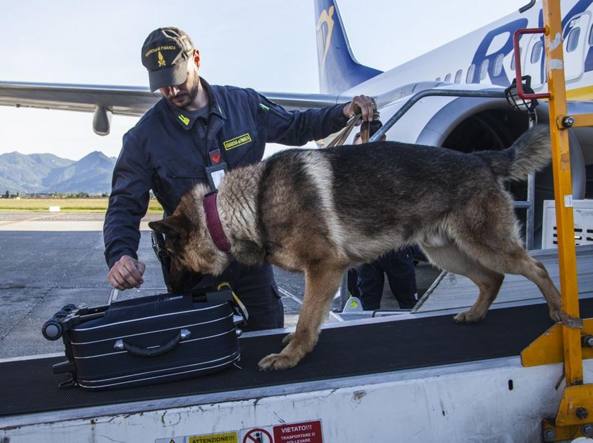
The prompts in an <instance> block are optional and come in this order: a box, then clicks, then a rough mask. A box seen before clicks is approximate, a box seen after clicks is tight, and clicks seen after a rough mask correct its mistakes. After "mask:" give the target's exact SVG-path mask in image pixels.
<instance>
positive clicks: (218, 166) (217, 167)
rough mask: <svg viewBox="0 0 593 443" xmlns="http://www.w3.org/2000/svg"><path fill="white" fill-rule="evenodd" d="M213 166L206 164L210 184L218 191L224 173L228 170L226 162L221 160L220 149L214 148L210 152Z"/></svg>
mask: <svg viewBox="0 0 593 443" xmlns="http://www.w3.org/2000/svg"><path fill="white" fill-rule="evenodd" d="M209 156H210V161H211V162H212V166H206V175H207V176H208V184H209V185H210V189H211V190H212V191H217V190H218V187H219V186H220V183H221V182H222V179H223V177H224V174H225V172H226V168H227V166H226V163H225V162H223V161H221V160H222V158H221V154H220V150H219V149H214V150H212V151H210V152H209Z"/></svg>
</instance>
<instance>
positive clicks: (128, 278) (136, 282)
mask: <svg viewBox="0 0 593 443" xmlns="http://www.w3.org/2000/svg"><path fill="white" fill-rule="evenodd" d="M145 268H146V266H145V265H144V263H142V262H141V261H138V260H136V259H135V258H132V257H130V256H129V255H122V256H121V258H120V259H119V260H118V261H116V262H115V264H114V265H113V266H112V267H111V269H110V270H109V274H107V280H108V281H109V283H110V284H111V286H113V287H114V288H116V289H120V290H123V289H130V288H138V287H140V285H141V284H142V283H144V279H143V278H142V275H143V274H144V269H145Z"/></svg>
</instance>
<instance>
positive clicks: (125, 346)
mask: <svg viewBox="0 0 593 443" xmlns="http://www.w3.org/2000/svg"><path fill="white" fill-rule="evenodd" d="M190 336H191V332H190V331H189V330H187V329H182V330H180V331H179V333H178V334H177V335H176V336H175V337H173V338H172V339H171V340H169V341H168V342H167V343H165V344H163V345H160V346H156V347H152V346H151V347H150V348H141V347H140V346H135V345H132V344H130V343H126V341H125V340H124V339H123V338H120V339H118V340H116V341H115V344H114V345H113V349H115V350H116V351H124V350H126V351H128V352H129V353H130V354H132V355H136V356H138V357H158V356H159V355H163V354H166V353H167V352H169V351H172V350H173V349H175V348H176V347H177V345H178V344H179V343H181V341H182V340H185V339H187V338H189V337H190Z"/></svg>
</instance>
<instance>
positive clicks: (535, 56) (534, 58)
mask: <svg viewBox="0 0 593 443" xmlns="http://www.w3.org/2000/svg"><path fill="white" fill-rule="evenodd" d="M543 51H544V44H543V43H542V41H541V40H538V41H537V42H535V45H533V48H532V49H531V59H530V60H531V63H537V62H539V61H540V59H541V58H542V53H543Z"/></svg>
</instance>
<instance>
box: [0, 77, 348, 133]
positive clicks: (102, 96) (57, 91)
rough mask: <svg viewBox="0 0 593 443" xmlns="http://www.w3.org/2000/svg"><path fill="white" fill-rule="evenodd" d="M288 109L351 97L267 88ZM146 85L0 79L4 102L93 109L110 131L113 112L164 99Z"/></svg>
mask: <svg viewBox="0 0 593 443" xmlns="http://www.w3.org/2000/svg"><path fill="white" fill-rule="evenodd" d="M262 94H263V95H265V96H266V97H268V98H269V99H270V100H272V101H274V102H276V103H278V104H279V105H282V106H284V107H285V108H287V109H310V108H320V107H323V106H329V105H333V104H336V103H338V102H340V101H347V100H348V98H344V97H340V96H338V95H331V94H299V93H278V92H263V93H262ZM160 97H161V96H160V94H159V93H153V92H150V90H149V89H148V88H146V87H138V86H106V85H74V84H58V83H24V82H0V106H15V107H17V108H18V107H27V108H41V109H60V110H66V111H82V112H93V113H94V118H93V129H94V131H95V132H96V133H97V134H99V135H106V134H108V133H109V121H110V116H111V114H115V115H127V116H140V115H142V114H144V112H146V110H148V109H149V108H150V107H151V106H152V105H153V104H154V103H156V102H157V101H158V100H159V99H160Z"/></svg>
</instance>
